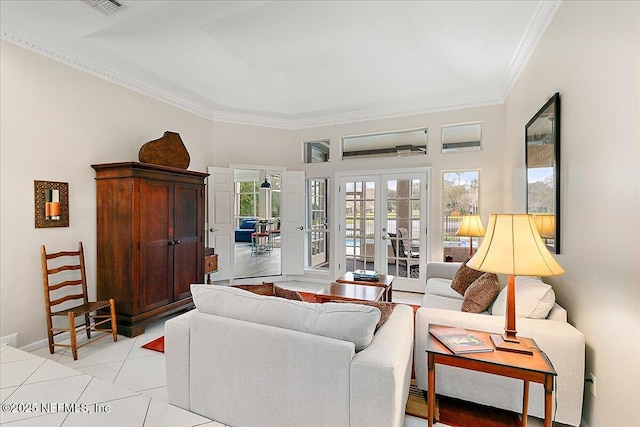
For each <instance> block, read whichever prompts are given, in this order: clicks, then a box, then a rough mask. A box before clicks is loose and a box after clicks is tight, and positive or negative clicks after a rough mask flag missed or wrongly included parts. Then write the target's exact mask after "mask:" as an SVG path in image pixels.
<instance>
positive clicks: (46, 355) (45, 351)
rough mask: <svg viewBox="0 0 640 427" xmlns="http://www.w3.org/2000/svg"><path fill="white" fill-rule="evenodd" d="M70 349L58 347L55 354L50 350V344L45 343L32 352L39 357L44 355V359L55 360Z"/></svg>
mask: <svg viewBox="0 0 640 427" xmlns="http://www.w3.org/2000/svg"><path fill="white" fill-rule="evenodd" d="M67 351H68V350H67V349H66V348H60V347H56V348H55V351H54V353H53V354H51V352H50V351H49V346H48V345H45V346H44V347H41V348H39V349H37V350H33V351H32V352H31V353H30V354H32V355H34V356H38V357H42V358H44V359H49V360H53V361H54V362H55V361H57V360H58V359H60V357H62V355H63V354H65V353H66V352H67Z"/></svg>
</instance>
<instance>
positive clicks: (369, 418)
mask: <svg viewBox="0 0 640 427" xmlns="http://www.w3.org/2000/svg"><path fill="white" fill-rule="evenodd" d="M412 364H413V309H412V308H411V307H409V306H408V305H398V306H396V308H395V309H394V310H393V313H392V314H391V316H389V319H388V320H387V321H386V322H385V323H384V325H382V327H381V328H380V329H379V330H378V331H377V332H376V334H375V335H374V337H373V341H372V342H371V344H369V346H368V347H367V348H365V349H364V350H362V351H360V352H359V353H357V354H356V355H355V357H354V358H353V361H352V362H351V392H350V394H351V404H350V406H351V422H350V425H353V426H370V427H375V426H381V427H386V426H397V427H402V425H403V422H404V410H405V406H406V403H407V397H408V394H409V385H410V381H411V367H412Z"/></svg>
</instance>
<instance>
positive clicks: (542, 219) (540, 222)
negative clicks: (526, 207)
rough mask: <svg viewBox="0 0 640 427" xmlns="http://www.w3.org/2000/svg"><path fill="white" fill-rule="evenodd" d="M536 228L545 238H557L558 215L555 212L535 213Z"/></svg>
mask: <svg viewBox="0 0 640 427" xmlns="http://www.w3.org/2000/svg"><path fill="white" fill-rule="evenodd" d="M533 221H534V222H535V223H536V229H537V230H538V233H540V237H542V238H543V239H555V238H556V216H555V215H554V214H533Z"/></svg>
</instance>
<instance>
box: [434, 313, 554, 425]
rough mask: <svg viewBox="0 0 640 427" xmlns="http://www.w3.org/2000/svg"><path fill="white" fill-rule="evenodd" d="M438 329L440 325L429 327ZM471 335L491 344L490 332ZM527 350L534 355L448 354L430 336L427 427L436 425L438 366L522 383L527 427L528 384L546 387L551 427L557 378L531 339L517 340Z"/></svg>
mask: <svg viewBox="0 0 640 427" xmlns="http://www.w3.org/2000/svg"><path fill="white" fill-rule="evenodd" d="M431 326H434V327H435V326H438V325H430V326H429V329H431ZM469 332H471V333H473V334H474V335H475V336H477V337H478V338H480V339H481V340H482V341H484V342H485V343H487V344H490V343H491V337H490V335H491V334H490V333H488V332H482V331H475V330H471V329H469ZM518 339H519V340H520V341H521V342H523V343H524V344H525V345H526V346H527V347H529V348H531V349H532V350H533V355H529V354H519V353H511V352H507V351H499V350H495V351H492V352H490V353H466V354H454V353H452V352H451V351H449V350H448V349H447V348H446V347H445V346H444V345H443V344H442V343H441V342H440V341H438V339H437V338H435V337H433V336H432V335H431V334H427V368H428V386H427V388H428V398H427V402H428V403H429V409H428V414H429V415H428V427H431V426H432V425H433V419H434V413H435V400H436V364H441V365H448V366H455V367H458V368H462V369H469V370H473V371H478V372H486V373H489V374H494V375H501V376H505V377H511V378H517V379H521V380H523V383H524V386H523V399H522V426H523V427H526V426H527V413H528V409H529V382H530V381H533V382H536V383H540V384H542V385H543V386H544V426H545V427H551V421H552V416H551V410H552V406H553V405H552V397H553V378H554V377H555V376H556V375H557V373H556V371H555V369H554V368H553V365H552V364H551V361H550V360H549V359H548V358H547V357H546V355H545V354H544V353H543V352H542V351H541V350H540V349H539V348H538V346H537V345H536V343H535V341H533V339H531V338H523V337H518Z"/></svg>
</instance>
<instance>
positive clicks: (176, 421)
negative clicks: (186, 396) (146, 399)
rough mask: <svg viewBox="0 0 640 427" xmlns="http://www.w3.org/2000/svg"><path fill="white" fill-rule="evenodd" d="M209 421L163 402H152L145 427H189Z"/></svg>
mask: <svg viewBox="0 0 640 427" xmlns="http://www.w3.org/2000/svg"><path fill="white" fill-rule="evenodd" d="M209 421H211V420H210V419H208V418H204V417H202V416H200V415H198V414H194V413H193V412H189V411H185V410H184V409H181V408H178V407H176V406H173V405H169V404H168V403H165V402H159V401H156V400H152V401H151V404H150V405H149V412H148V413H147V419H146V420H145V422H144V425H145V427H163V426H166V427H191V426H197V425H200V424H204V423H207V422H209Z"/></svg>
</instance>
